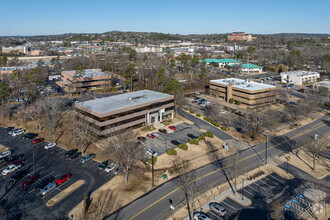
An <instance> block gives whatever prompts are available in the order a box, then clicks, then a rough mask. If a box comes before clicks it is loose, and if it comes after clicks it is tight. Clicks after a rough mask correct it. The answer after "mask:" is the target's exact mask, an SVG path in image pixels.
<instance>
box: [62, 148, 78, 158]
mask: <svg viewBox="0 0 330 220" xmlns="http://www.w3.org/2000/svg"><path fill="white" fill-rule="evenodd" d="M77 152H78V149H71V150H69V151H68V152H66V154H65V156H66V157H68V156H71V155H72V154H75V153H77Z"/></svg>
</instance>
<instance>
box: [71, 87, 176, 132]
mask: <svg viewBox="0 0 330 220" xmlns="http://www.w3.org/2000/svg"><path fill="white" fill-rule="evenodd" d="M173 98H174V97H173V96H172V95H168V94H164V93H160V92H154V91H150V90H140V91H137V92H132V93H125V94H121V95H115V96H110V97H106V98H101V99H96V100H91V101H87V102H81V103H76V104H75V109H76V112H77V113H78V117H79V118H80V119H82V120H83V121H85V122H87V124H88V126H89V128H90V130H91V132H92V133H93V134H95V135H96V136H98V137H101V138H102V137H107V136H111V135H112V134H113V133H114V132H118V131H124V130H126V129H134V128H139V127H142V126H145V125H151V124H154V123H157V122H162V121H163V120H164V119H166V118H173V113H174V101H173Z"/></svg>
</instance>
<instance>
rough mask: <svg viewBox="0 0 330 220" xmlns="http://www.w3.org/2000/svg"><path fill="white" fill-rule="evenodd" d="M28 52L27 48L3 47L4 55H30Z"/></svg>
mask: <svg viewBox="0 0 330 220" xmlns="http://www.w3.org/2000/svg"><path fill="white" fill-rule="evenodd" d="M28 50H29V48H28V47H27V46H17V47H2V53H3V54H28Z"/></svg>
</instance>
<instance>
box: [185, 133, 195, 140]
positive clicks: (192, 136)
mask: <svg viewBox="0 0 330 220" xmlns="http://www.w3.org/2000/svg"><path fill="white" fill-rule="evenodd" d="M187 136H188V137H190V138H191V139H196V138H197V136H195V135H193V134H188V135H187Z"/></svg>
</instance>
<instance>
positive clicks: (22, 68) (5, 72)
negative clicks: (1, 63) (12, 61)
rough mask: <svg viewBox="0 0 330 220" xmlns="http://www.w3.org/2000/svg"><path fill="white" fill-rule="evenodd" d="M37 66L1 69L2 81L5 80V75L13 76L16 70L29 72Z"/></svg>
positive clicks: (0, 76) (0, 77)
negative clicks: (28, 70)
mask: <svg viewBox="0 0 330 220" xmlns="http://www.w3.org/2000/svg"><path fill="white" fill-rule="evenodd" d="M36 67H37V65H36V64H29V65H25V66H5V67H0V79H2V78H3V76H4V75H10V74H12V73H13V72H14V71H15V70H27V69H33V68H36Z"/></svg>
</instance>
